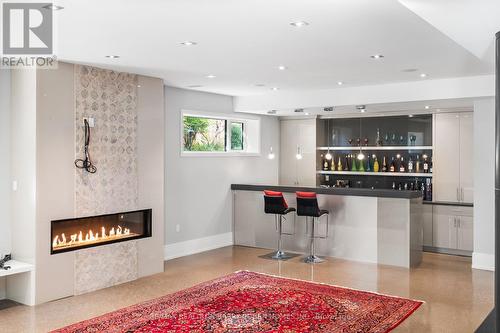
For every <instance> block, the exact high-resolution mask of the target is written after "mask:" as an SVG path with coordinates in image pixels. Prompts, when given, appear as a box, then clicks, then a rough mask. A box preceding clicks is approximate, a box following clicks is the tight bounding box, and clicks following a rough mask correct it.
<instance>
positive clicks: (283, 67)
mask: <svg viewBox="0 0 500 333" xmlns="http://www.w3.org/2000/svg"><path fill="white" fill-rule="evenodd" d="M278 69H279V70H280V71H284V70H287V69H288V67H286V66H283V65H279V66H278Z"/></svg>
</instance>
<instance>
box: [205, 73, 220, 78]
mask: <svg viewBox="0 0 500 333" xmlns="http://www.w3.org/2000/svg"><path fill="white" fill-rule="evenodd" d="M216 77H217V76H215V75H213V74H208V75H207V76H206V78H207V79H215V78H216Z"/></svg>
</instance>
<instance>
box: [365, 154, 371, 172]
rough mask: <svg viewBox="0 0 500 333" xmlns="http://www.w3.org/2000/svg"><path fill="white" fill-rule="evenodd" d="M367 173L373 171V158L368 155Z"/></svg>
mask: <svg viewBox="0 0 500 333" xmlns="http://www.w3.org/2000/svg"><path fill="white" fill-rule="evenodd" d="M366 171H367V172H370V171H372V166H371V156H370V155H368V159H367V160H366Z"/></svg>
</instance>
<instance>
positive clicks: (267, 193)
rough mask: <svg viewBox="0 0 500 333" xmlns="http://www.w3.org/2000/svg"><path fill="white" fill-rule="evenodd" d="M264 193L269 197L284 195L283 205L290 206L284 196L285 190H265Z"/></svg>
mask: <svg viewBox="0 0 500 333" xmlns="http://www.w3.org/2000/svg"><path fill="white" fill-rule="evenodd" d="M264 195H267V196H268V197H282V198H283V206H285V209H286V208H288V204H287V203H286V200H285V197H284V196H283V192H277V191H271V190H264Z"/></svg>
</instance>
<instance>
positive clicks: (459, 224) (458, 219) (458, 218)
mask: <svg viewBox="0 0 500 333" xmlns="http://www.w3.org/2000/svg"><path fill="white" fill-rule="evenodd" d="M457 222H458V227H459V228H461V227H462V225H461V224H462V223H460V222H461V221H460V217H457Z"/></svg>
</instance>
